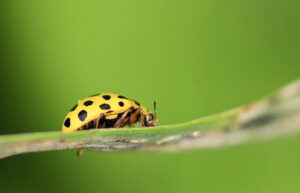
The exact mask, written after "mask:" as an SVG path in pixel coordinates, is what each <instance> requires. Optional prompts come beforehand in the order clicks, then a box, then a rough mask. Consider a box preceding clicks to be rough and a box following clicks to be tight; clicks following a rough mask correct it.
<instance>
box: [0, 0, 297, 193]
mask: <svg viewBox="0 0 300 193" xmlns="http://www.w3.org/2000/svg"><path fill="white" fill-rule="evenodd" d="M0 21H1V24H0V25H1V31H0V42H1V44H0V46H1V47H0V49H1V57H0V64H1V71H0V72H1V74H0V75H1V77H0V86H1V101H2V103H1V107H2V108H1V126H0V128H1V129H0V134H7V133H20V132H32V131H49V130H51V131H53V130H60V129H61V125H62V121H63V119H64V116H65V114H66V113H67V112H68V110H69V109H70V108H71V107H72V106H73V105H74V104H75V103H76V102H77V100H78V99H82V98H84V97H86V96H90V95H92V94H95V93H99V92H116V93H121V94H122V95H125V96H127V97H130V98H134V99H136V100H138V101H139V102H141V103H143V104H144V105H145V106H146V107H148V108H149V109H152V108H153V107H152V106H153V100H156V101H157V105H158V108H157V109H158V118H159V125H164V124H173V123H180V122H185V121H189V120H192V119H195V118H198V117H201V116H206V115H210V114H213V113H218V112H222V111H225V110H228V109H231V108H234V107H237V106H240V105H243V104H247V103H249V102H252V101H255V100H257V99H259V98H261V97H263V96H266V95H268V94H270V93H272V92H273V91H275V90H276V89H277V88H279V87H281V86H283V85H285V84H287V83H289V82H291V81H292V80H295V79H297V78H300V64H299V59H300V54H299V52H300V46H299V45H300V44H299V43H300V35H299V34H300V25H299V21H300V3H299V2H297V1H293V0H286V1H268V0H263V1H262V0H254V1H253V0H248V1H239V0H229V1H223V0H201V1H198V0H184V1H172V0H168V1H166V0H151V1H139V0H136V1H134V0H130V1H125V0H124V1H121V0H119V1H116V0H106V1H104V0H99V1H96V0H95V1H75V0H69V1H61V0H56V1H54V0H53V1H43V0H36V1H34V0H26V1H22V0H21V1H20V0H19V1H17V0H10V1H5V2H4V1H1V3H0ZM299 148H300V137H298V136H295V137H292V138H284V139H279V140H272V141H268V142H260V143H252V144H246V145H240V146H236V147H229V148H221V149H215V150H209V149H208V150H201V151H200V150H199V151H189V152H183V153H157V154H155V153H134V152H127V153H99V152H89V151H86V152H84V154H83V157H82V158H80V159H78V158H77V157H76V156H75V152H76V151H75V150H72V151H59V152H44V153H36V154H26V155H19V156H16V157H11V158H7V159H3V160H0V191H1V192H3V193H9V192H30V193H35V192H36V193H40V192H59V193H60V192H62V193H64V192H130V193H135V192H136V193H141V192H143V193H148V192H149V193H150V192H151V193H152V192H155V193H159V192H162V193H165V192H172V193H177V192H178V193H186V192H187V193H190V192H191V193H193V192H205V193H207V192H222V193H226V192H228V193H233V192H236V193H240V192H247V193H253V192H255V193H260V192H261V193H265V192H272V193H277V192H299V191H300V184H299V180H300V164H299V163H300V155H299Z"/></svg>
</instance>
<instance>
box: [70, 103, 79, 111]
mask: <svg viewBox="0 0 300 193" xmlns="http://www.w3.org/2000/svg"><path fill="white" fill-rule="evenodd" d="M77 106H78V104H76V105H74V107H72V109H71V110H70V111H74V110H75V109H76V108H77Z"/></svg>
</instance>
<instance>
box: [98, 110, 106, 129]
mask: <svg viewBox="0 0 300 193" xmlns="http://www.w3.org/2000/svg"><path fill="white" fill-rule="evenodd" d="M103 120H105V115H104V114H103V113H101V114H100V116H99V118H98V119H97V120H96V128H104V126H105V121H103ZM101 121H103V123H101Z"/></svg>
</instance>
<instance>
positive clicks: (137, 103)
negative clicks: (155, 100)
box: [133, 100, 141, 106]
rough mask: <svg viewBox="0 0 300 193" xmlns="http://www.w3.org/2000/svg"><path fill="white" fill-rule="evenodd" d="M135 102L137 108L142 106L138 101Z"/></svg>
mask: <svg viewBox="0 0 300 193" xmlns="http://www.w3.org/2000/svg"><path fill="white" fill-rule="evenodd" d="M133 101H134V103H135V104H136V105H137V106H141V104H140V103H139V102H137V101H135V100H133Z"/></svg>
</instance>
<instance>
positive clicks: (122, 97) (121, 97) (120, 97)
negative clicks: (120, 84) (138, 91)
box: [118, 95, 127, 99]
mask: <svg viewBox="0 0 300 193" xmlns="http://www.w3.org/2000/svg"><path fill="white" fill-rule="evenodd" d="M118 98H119V99H127V98H126V97H124V96H122V95H119V96H118Z"/></svg>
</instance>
